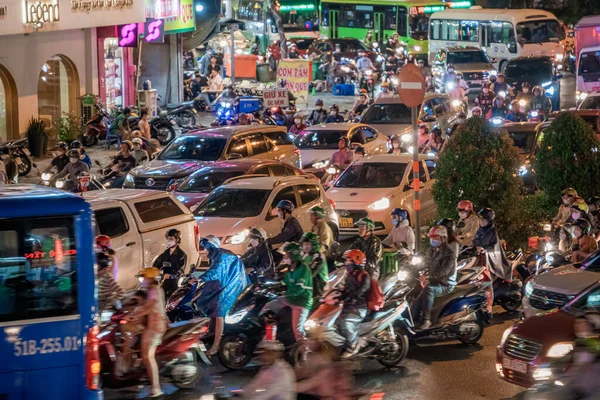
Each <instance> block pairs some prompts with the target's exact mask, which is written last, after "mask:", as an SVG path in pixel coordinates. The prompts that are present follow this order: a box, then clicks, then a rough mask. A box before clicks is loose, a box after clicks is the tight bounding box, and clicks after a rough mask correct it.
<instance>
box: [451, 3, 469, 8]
mask: <svg viewBox="0 0 600 400" xmlns="http://www.w3.org/2000/svg"><path fill="white" fill-rule="evenodd" d="M448 4H449V5H450V8H469V7H471V2H470V1H454V2H452V3H448Z"/></svg>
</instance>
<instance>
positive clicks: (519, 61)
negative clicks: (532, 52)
mask: <svg viewBox="0 0 600 400" xmlns="http://www.w3.org/2000/svg"><path fill="white" fill-rule="evenodd" d="M504 76H505V77H506V83H508V84H509V85H510V86H512V87H513V90H514V93H515V95H516V94H517V93H518V92H520V91H521V86H522V85H523V83H525V82H529V83H530V84H531V88H532V89H533V87H534V86H540V87H542V89H544V92H545V94H546V96H547V97H548V98H549V99H550V100H551V101H552V109H553V110H560V78H561V77H562V74H561V73H560V72H559V71H558V70H557V69H556V66H555V63H554V59H553V58H552V57H550V56H529V57H517V58H513V59H512V60H509V61H508V62H507V63H506V68H505V70H504Z"/></svg>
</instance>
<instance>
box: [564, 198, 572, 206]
mask: <svg viewBox="0 0 600 400" xmlns="http://www.w3.org/2000/svg"><path fill="white" fill-rule="evenodd" d="M562 201H563V204H564V205H566V206H568V205H569V203H570V202H571V199H570V198H569V197H567V198H565V197H563V199H562Z"/></svg>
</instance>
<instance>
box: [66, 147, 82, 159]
mask: <svg viewBox="0 0 600 400" xmlns="http://www.w3.org/2000/svg"><path fill="white" fill-rule="evenodd" d="M79 155H80V154H79V150H77V149H71V150H69V157H74V158H77V159H79Z"/></svg>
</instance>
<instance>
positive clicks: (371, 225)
mask: <svg viewBox="0 0 600 400" xmlns="http://www.w3.org/2000/svg"><path fill="white" fill-rule="evenodd" d="M365 225H366V227H367V230H370V231H372V230H373V229H375V223H374V222H373V220H371V219H369V218H361V219H359V220H358V222H357V223H356V224H354V226H365Z"/></svg>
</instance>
